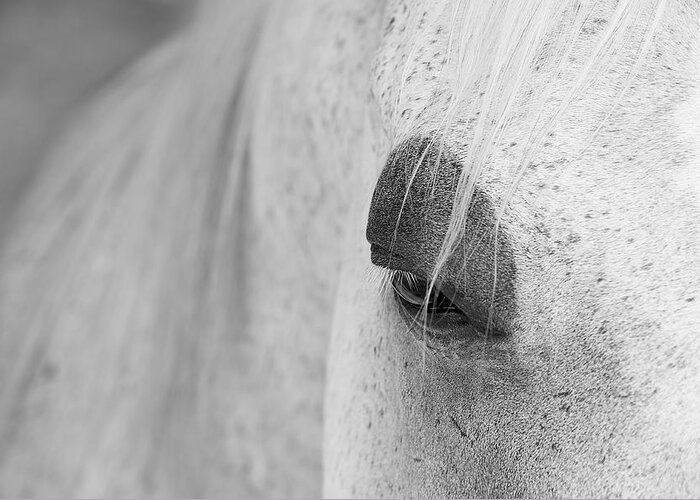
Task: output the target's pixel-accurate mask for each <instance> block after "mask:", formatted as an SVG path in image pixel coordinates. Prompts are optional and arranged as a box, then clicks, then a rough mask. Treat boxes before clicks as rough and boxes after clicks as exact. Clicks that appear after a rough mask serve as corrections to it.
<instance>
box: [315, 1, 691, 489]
mask: <svg viewBox="0 0 700 500" xmlns="http://www.w3.org/2000/svg"><path fill="white" fill-rule="evenodd" d="M446 3H449V2H446ZM443 5H444V3H443V2H425V3H421V2H401V1H396V2H388V3H387V6H386V9H385V12H384V16H383V25H384V29H383V30H382V33H383V35H382V39H381V42H380V46H379V49H378V52H377V53H376V54H375V60H374V61H375V62H374V64H373V67H372V73H371V78H372V81H373V87H372V95H373V101H372V104H371V106H370V107H371V108H372V107H373V108H374V109H370V111H369V112H370V113H375V114H376V115H377V118H376V120H375V122H374V124H375V125H374V126H375V129H374V133H375V134H378V135H379V138H378V139H377V141H378V144H379V146H378V152H379V158H380V159H381V158H387V157H388V156H389V151H388V149H390V148H391V147H392V146H397V145H398V144H399V141H397V139H396V137H398V139H405V138H410V137H421V136H423V135H425V134H428V133H430V132H431V131H432V130H433V129H434V119H435V118H434V117H435V116H438V117H439V116H440V113H441V112H444V107H443V108H441V106H444V99H442V98H441V97H440V89H439V88H438V89H437V90H438V92H437V94H433V90H434V89H435V85H436V82H438V81H439V80H438V78H436V73H437V72H438V71H439V69H440V68H439V67H436V64H435V61H436V58H435V54H436V53H437V52H439V50H440V49H439V47H441V46H442V45H444V37H445V36H446V34H445V33H446V31H447V29H446V25H445V24H444V19H443V18H442V17H441V16H436V17H437V18H435V17H433V22H434V23H435V24H434V25H432V27H426V29H425V30H424V31H422V32H421V35H419V36H418V39H417V40H409V39H406V38H405V37H403V35H402V33H404V29H405V26H406V25H407V23H408V20H407V12H413V13H415V11H416V9H421V8H425V9H426V12H428V13H433V14H434V12H435V10H434V9H438V11H439V9H440V8H442V6H443ZM606 15H609V6H608V5H604V6H602V8H601V11H600V15H599V16H598V18H597V19H595V20H594V22H592V23H591V25H590V26H589V27H588V29H586V30H584V34H583V35H582V37H581V39H580V40H579V42H578V45H577V47H576V49H575V50H574V52H573V54H572V58H571V59H570V60H569V64H570V68H576V67H577V65H579V64H581V60H582V58H583V56H584V55H585V54H586V51H587V50H590V48H591V44H592V43H593V41H594V40H595V39H596V38H595V37H596V32H597V31H598V30H597V29H596V26H600V25H602V24H604V23H605V16H606ZM418 17H419V18H420V16H418ZM427 18H428V19H430V14H429V15H428V16H427ZM601 19H602V21H601ZM699 23H700V10H699V8H698V4H697V3H693V2H669V5H668V8H667V10H666V12H665V14H664V17H663V19H662V21H661V26H660V28H659V34H658V36H657V38H656V39H655V41H654V44H653V48H652V49H651V51H650V53H649V55H648V56H647V58H646V59H645V61H644V64H643V66H642V68H641V71H640V74H639V76H638V80H637V81H636V82H635V83H634V84H633V85H632V86H631V88H630V89H629V91H628V92H627V93H626V95H625V97H624V98H623V100H622V102H621V103H620V105H619V107H618V108H617V109H616V111H615V112H614V113H613V114H612V115H611V116H610V118H609V120H608V123H607V125H606V126H605V127H604V128H603V130H602V131H601V133H600V135H599V136H598V137H597V138H596V139H595V141H593V143H592V144H591V145H590V147H588V148H587V149H586V148H585V147H584V146H585V145H586V144H587V141H589V140H590V133H591V131H592V130H594V129H595V126H596V124H597V122H596V120H597V119H599V116H600V115H599V112H600V111H599V110H600V109H605V106H606V103H609V102H611V96H613V95H615V92H618V91H619V90H620V89H621V87H622V85H623V82H622V79H621V77H620V76H619V73H617V76H615V75H616V74H614V73H611V74H609V75H608V76H607V77H606V78H605V79H604V81H603V82H602V83H598V84H597V86H595V87H594V89H593V90H592V91H590V92H588V93H587V94H586V95H584V96H581V97H580V98H579V99H577V100H576V101H575V102H574V104H573V106H572V109H571V111H570V113H569V114H568V115H567V116H565V117H563V118H562V121H561V123H559V124H558V125H557V127H555V129H554V130H553V131H552V134H551V135H550V137H549V138H548V141H547V143H546V144H545V147H544V148H543V150H542V151H541V152H539V153H538V155H537V158H536V161H534V162H533V165H532V166H531V167H530V168H529V169H528V171H527V172H526V174H525V176H524V178H523V179H522V182H521V184H520V185H519V188H518V190H517V191H516V193H515V196H514V197H513V198H512V200H511V203H510V209H509V210H508V211H507V212H506V213H505V215H504V219H503V223H502V230H503V231H504V233H505V234H506V235H507V240H508V244H509V246H510V249H511V250H510V251H511V254H510V257H512V260H513V263H514V269H513V271H511V272H510V273H511V276H510V278H511V279H512V280H513V283H514V288H515V292H514V295H513V297H512V301H514V303H512V304H510V306H511V307H512V308H514V309H516V310H517V313H516V317H515V318H514V320H513V322H512V323H511V325H510V327H509V331H508V333H507V335H505V336H504V337H500V338H499V339H497V340H493V339H492V340H491V341H485V340H484V339H481V338H478V337H472V338H471V339H469V340H468V341H467V342H464V343H463V344H462V345H461V346H459V348H458V349H457V350H456V351H452V352H448V353H445V352H442V351H440V350H437V351H435V350H428V352H427V353H426V352H424V349H423V347H422V345H421V342H419V341H417V340H416V338H415V335H412V334H410V333H409V332H407V329H408V327H407V325H406V323H405V322H404V321H403V319H402V317H401V316H400V314H399V313H398V312H397V306H396V304H395V302H394V299H393V297H391V294H380V293H379V291H378V290H377V286H376V284H374V283H368V281H367V278H366V276H367V275H366V271H365V270H366V268H367V266H368V248H367V244H366V243H365V242H362V241H360V240H359V239H353V237H351V236H349V237H348V243H347V244H346V247H345V252H346V253H345V258H344V265H343V275H342V276H343V277H342V278H341V282H340V289H339V292H338V298H337V300H336V309H335V317H334V328H333V337H332V342H331V356H330V358H329V365H328V372H329V377H328V382H327V389H326V394H327V399H326V441H325V452H326V455H325V465H326V469H325V486H326V490H325V491H326V493H327V494H329V495H339V496H343V495H352V496H355V495H356V496H387V497H396V496H411V497H412V496H437V497H447V496H496V497H511V496H622V497H628V496H667V495H669V496H697V495H698V494H699V493H700V421H699V420H698V418H697V415H698V410H700V391H698V389H697V387H698V383H699V382H700V362H699V361H698V359H700V357H699V356H698V355H699V354H700V342H698V337H697V335H698V328H699V320H700V309H699V307H700V304H699V302H700V297H698V292H699V291H700V273H699V272H698V269H700V267H699V266H698V264H700V262H699V261H698V260H699V259H700V239H699V233H698V230H699V228H698V222H697V221H698V192H697V177H695V176H694V175H693V174H690V173H689V172H692V171H693V169H697V168H700V163H699V158H698V154H697V153H698V149H697V144H698V134H697V132H698V120H700V114H699V110H700V107H698V101H697V97H695V96H696V95H697V91H698V86H699V85H700V76H699V75H700V73H698V70H699V67H698V61H700V57H699V53H698V35H699V34H700V30H698V26H699ZM414 42H415V46H413V43H414ZM407 58H409V59H410V58H413V59H412V61H413V64H412V65H409V68H412V69H409V71H408V75H407V76H408V77H409V78H407V80H408V81H407V83H406V85H405V87H404V90H403V92H404V98H403V101H402V107H401V108H400V109H398V110H397V111H396V112H394V105H395V104H394V103H395V102H396V93H397V92H398V89H399V88H400V87H401V85H400V82H401V79H402V77H405V76H406V75H404V74H403V71H404V70H403V67H404V61H405V60H406V59H407ZM629 60H630V59H624V58H623V62H622V63H620V64H623V65H624V64H625V62H624V61H627V63H628V64H629ZM438 66H439V65H438ZM544 71H545V74H543V75H541V78H543V79H545V80H546V79H551V78H554V75H553V74H552V73H547V72H546V69H545V70H544ZM570 75H571V73H570V72H566V71H565V72H564V73H563V74H562V75H560V76H559V78H561V79H562V86H563V82H565V81H566V78H571V76H570ZM426 102H427V105H426ZM524 105H525V103H522V102H520V103H519V104H518V106H520V107H517V106H516V111H515V114H516V115H517V114H518V111H519V110H520V109H521V108H522V107H523V106H524ZM689 116H692V117H694V118H693V120H694V122H693V121H691V120H690V119H689V118H688V117H689ZM469 118H470V117H469V116H464V115H460V114H459V113H458V116H457V123H456V125H455V126H461V127H468V126H469ZM527 131H528V121H527V119H522V120H521V121H520V122H519V123H517V125H515V126H514V127H513V128H512V129H510V131H509V135H508V136H507V137H505V138H504V140H503V144H502V145H499V148H498V149H497V150H496V153H495V156H494V159H493V161H492V163H491V164H490V168H488V169H487V170H486V171H485V172H484V174H483V176H482V178H481V180H480V183H479V186H480V189H481V190H483V192H486V193H488V195H489V196H490V197H492V199H495V200H498V199H500V197H502V196H504V192H505V189H506V188H507V187H508V182H509V180H510V179H511V176H512V175H513V172H512V168H511V169H509V167H510V166H511V165H512V161H513V160H512V158H513V157H514V156H515V154H514V153H513V152H512V151H513V150H514V149H517V148H518V146H519V144H521V142H522V141H523V140H524V138H525V137H526V133H527ZM382 132H384V134H385V135H384V136H382ZM392 132H393V133H394V134H395V136H394V137H395V138H394V139H393V140H394V142H393V143H392V142H391V140H386V139H385V140H384V141H383V140H382V137H385V138H386V136H388V135H391V133H392ZM448 135H449V134H448ZM387 144H388V146H387ZM446 144H447V147H448V148H449V149H450V151H451V153H452V154H454V155H455V156H456V157H458V158H459V155H460V151H462V150H464V144H461V143H459V142H458V141H454V140H451V139H450V138H449V137H448V139H447V141H446ZM384 148H386V149H384ZM583 150H585V152H584V153H583V154H580V151H583ZM565 160H568V163H567V164H566V165H565V163H566V161H565ZM373 167H375V165H367V166H366V168H373ZM386 168H403V169H408V165H397V164H396V163H395V162H389V164H388V166H387V167H386ZM391 178H394V177H392V176H391V175H389V176H384V177H383V178H380V181H379V182H380V186H381V183H382V182H387V179H391ZM418 182H419V183H420V182H421V180H420V178H419V179H418ZM385 188H386V186H385ZM383 189H384V188H383ZM421 190H422V192H425V188H424V187H422V186H420V185H419V186H418V187H416V193H420V192H421ZM384 192H390V189H388V190H386V191H384ZM441 197H442V199H443V200H449V190H443V191H440V189H438V194H437V195H436V199H437V200H438V201H436V202H435V203H438V204H439V202H440V199H441ZM397 203H401V200H400V199H398V200H397V199H396V197H393V199H384V200H383V201H382V200H376V199H375V204H374V205H373V209H372V211H370V226H372V224H374V228H373V230H372V235H370V239H371V240H372V238H374V241H373V242H375V243H378V242H379V243H382V242H383V243H384V244H386V243H388V242H389V240H390V237H391V236H390V235H391V233H392V231H393V227H394V226H393V224H392V223H391V222H392V220H391V218H387V219H386V220H384V222H382V221H380V220H378V219H377V217H379V215H378V214H379V213H380V212H381V213H387V212H391V210H392V209H391V207H392V206H394V207H395V206H396V204H397ZM366 210H367V205H366V206H365V208H364V211H363V210H357V211H356V212H355V215H354V218H351V221H352V222H348V226H349V227H354V224H356V225H358V226H359V225H360V224H361V223H362V221H363V219H364V217H365V216H366V214H367V212H366ZM481 214H482V216H484V217H487V218H488V217H489V215H488V214H492V212H489V211H488V210H486V211H482V212H481ZM428 222H430V223H431V224H433V226H435V225H437V228H438V229H437V230H436V229H434V228H433V229H432V230H431V231H429V232H428V233H426V234H440V230H439V226H440V221H439V220H434V218H433V219H430V220H429V221H428ZM482 222H483V223H484V224H486V225H487V226H488V225H489V224H493V220H484V221H482ZM382 227H383V230H382ZM409 227H410V228H412V229H406V231H409V232H404V233H401V232H400V233H399V235H398V239H399V240H402V239H403V241H405V242H410V241H416V238H417V236H416V234H417V233H416V232H418V233H419V232H420V223H417V224H414V225H409ZM410 231H413V233H410ZM442 231H443V232H444V227H443V228H442ZM382 233H383V234H384V236H382ZM350 234H351V235H352V233H350ZM411 248H413V252H414V253H413V254H411ZM426 248H431V246H430V245H425V244H422V245H414V246H413V247H411V244H410V243H408V244H406V245H404V246H403V247H402V251H403V252H408V253H409V255H408V259H406V261H405V262H404V267H405V268H406V269H407V270H413V271H414V272H417V273H420V271H421V263H422V264H425V263H426V262H431V260H432V259H434V258H435V255H434V254H430V252H428V253H427V254H421V253H420V252H421V251H424V250H425V249H426ZM432 248H433V249H434V246H433V247H432ZM480 258H482V259H486V260H488V254H487V253H485V252H481V253H477V255H476V257H475V259H476V260H477V261H478V259H480ZM416 262H417V263H416ZM475 266H477V268H478V264H475ZM487 268H488V266H487ZM446 280H447V281H448V282H449V281H451V282H452V283H457V284H460V283H461V284H462V285H461V286H467V287H469V286H472V287H486V286H488V283H489V281H488V280H485V279H482V278H479V277H478V273H477V276H476V277H473V278H472V280H471V284H467V285H464V283H465V282H464V279H462V280H461V281H460V276H459V274H458V273H457V272H456V271H453V270H450V269H448V270H447V278H446ZM465 292H467V293H469V292H473V290H469V289H467V290H465ZM472 295H473V296H475V297H477V300H478V294H472ZM473 307H474V308H477V309H479V308H480V309H481V310H482V311H483V310H485V309H487V307H488V304H485V303H476V304H473ZM428 343H429V344H430V341H429V339H428Z"/></svg>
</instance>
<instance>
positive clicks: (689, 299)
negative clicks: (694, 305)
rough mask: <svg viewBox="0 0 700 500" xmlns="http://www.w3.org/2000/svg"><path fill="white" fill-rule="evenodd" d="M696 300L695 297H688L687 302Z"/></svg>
mask: <svg viewBox="0 0 700 500" xmlns="http://www.w3.org/2000/svg"><path fill="white" fill-rule="evenodd" d="M694 300H695V297H688V298H687V299H685V301H686V302H692V301H694Z"/></svg>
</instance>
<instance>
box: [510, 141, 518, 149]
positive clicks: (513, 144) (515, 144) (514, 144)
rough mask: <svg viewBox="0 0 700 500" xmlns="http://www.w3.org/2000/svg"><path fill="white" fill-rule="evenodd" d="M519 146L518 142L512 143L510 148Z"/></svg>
mask: <svg viewBox="0 0 700 500" xmlns="http://www.w3.org/2000/svg"><path fill="white" fill-rule="evenodd" d="M517 145H518V143H517V142H511V143H510V147H511V148H512V147H513V146H517Z"/></svg>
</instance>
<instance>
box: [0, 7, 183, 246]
mask: <svg viewBox="0 0 700 500" xmlns="http://www.w3.org/2000/svg"><path fill="white" fill-rule="evenodd" d="M194 3H195V0H0V248H1V247H2V243H3V241H4V239H5V238H4V237H3V236H4V233H5V230H6V227H7V223H8V221H9V218H10V217H11V216H12V213H13V211H14V209H15V208H16V205H17V202H18V200H20V199H21V198H22V194H23V193H24V192H25V190H26V189H27V186H28V185H29V183H31V180H32V179H33V178H34V176H35V175H36V174H37V169H38V168H40V165H41V160H42V158H43V156H44V155H45V154H46V152H47V150H48V148H50V146H51V144H52V142H53V141H54V140H55V138H56V136H57V134H58V133H60V131H61V128H62V125H63V124H64V123H66V121H67V120H69V118H70V115H71V114H72V113H74V112H75V111H76V109H78V108H79V106H80V105H81V103H83V102H85V101H86V100H88V99H89V98H90V96H91V95H92V94H93V93H94V92H95V91H96V90H97V89H99V88H100V87H101V86H103V85H104V84H105V83H106V82H108V81H109V80H110V79H111V78H113V77H114V76H115V75H116V74H118V72H119V71H120V70H121V69H123V68H124V67H125V66H127V65H128V64H129V63H130V62H132V61H133V60H134V59H136V58H138V57H139V56H140V55H142V54H143V53H144V52H145V51H148V50H149V49H150V48H152V47H153V46H154V45H156V44H158V43H160V42H162V41H163V40H164V39H165V38H166V37H168V36H172V35H173V34H174V33H175V32H176V31H177V30H178V29H179V28H181V27H182V26H183V25H184V23H186V22H187V20H188V19H189V13H190V12H191V10H192V5H193V4H194Z"/></svg>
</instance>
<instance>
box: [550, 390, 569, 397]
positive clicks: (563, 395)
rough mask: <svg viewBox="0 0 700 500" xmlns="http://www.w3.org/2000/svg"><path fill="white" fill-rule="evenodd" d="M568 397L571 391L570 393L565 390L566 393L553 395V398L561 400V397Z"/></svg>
mask: <svg viewBox="0 0 700 500" xmlns="http://www.w3.org/2000/svg"><path fill="white" fill-rule="evenodd" d="M569 395H571V391H570V390H566V391H561V392H557V393H556V394H555V395H554V397H555V398H563V397H565V396H569Z"/></svg>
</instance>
